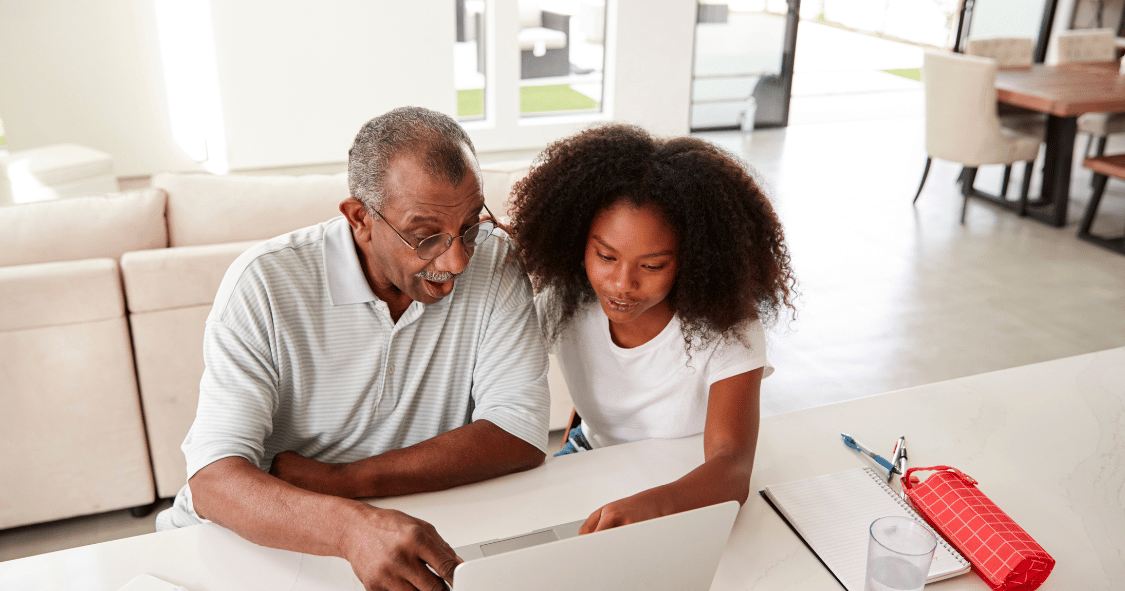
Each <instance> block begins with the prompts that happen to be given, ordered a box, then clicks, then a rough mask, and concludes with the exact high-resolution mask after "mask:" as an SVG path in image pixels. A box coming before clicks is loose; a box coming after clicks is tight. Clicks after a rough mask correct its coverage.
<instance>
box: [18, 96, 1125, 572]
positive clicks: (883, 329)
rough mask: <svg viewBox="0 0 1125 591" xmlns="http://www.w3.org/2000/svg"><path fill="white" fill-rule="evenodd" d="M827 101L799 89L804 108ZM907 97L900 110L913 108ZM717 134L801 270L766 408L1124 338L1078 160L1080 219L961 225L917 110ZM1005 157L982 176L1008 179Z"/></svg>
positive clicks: (21, 540) (804, 111)
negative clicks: (1053, 223) (765, 203)
mask: <svg viewBox="0 0 1125 591" xmlns="http://www.w3.org/2000/svg"><path fill="white" fill-rule="evenodd" d="M886 98H887V97H882V99H884V100H885V99H886ZM877 99H879V97H872V100H877ZM816 108H818V107H817V106H816V105H815V104H812V103H804V104H802V103H800V102H799V101H795V102H794V105H793V109H794V111H793V118H794V119H795V120H797V119H799V118H802V117H804V118H806V119H813V118H815V115H816V113H815V112H814V111H815V109H816ZM900 108H901V110H900V111H892V112H888V114H893V113H910V108H912V107H911V106H910V105H909V104H906V105H900ZM704 137H707V138H708V139H710V140H712V141H715V142H717V143H719V144H722V145H724V146H726V147H728V148H730V149H732V150H735V151H737V152H739V153H742V154H744V155H745V157H746V158H747V159H748V160H749V161H750V163H751V164H752V165H753V166H754V167H755V168H756V169H757V171H758V172H759V174H760V176H761V179H762V180H763V182H764V183H765V184H766V186H767V187H768V188H769V191H770V193H771V194H772V195H773V197H774V200H775V202H776V205H777V208H778V210H779V212H780V215H781V217H782V219H783V221H784V222H785V225H786V230H787V235H788V240H789V245H790V248H791V252H792V257H793V265H794V267H795V269H796V270H797V273H798V279H799V280H800V289H801V293H802V297H801V299H800V302H799V303H800V309H799V314H798V316H797V319H796V320H795V321H792V322H787V323H785V324H784V325H782V326H781V327H779V331H778V332H776V333H775V334H774V335H773V337H772V341H771V360H772V362H773V364H774V365H775V366H776V367H777V372H776V373H775V374H774V375H773V376H772V377H770V378H769V379H768V380H766V382H765V383H764V385H763V392H764V394H763V401H762V409H763V413H765V414H775V413H782V412H788V411H792V410H797V409H801V408H808V407H812V406H817V405H822V404H828V403H832V402H837V401H841V400H848V399H853V398H857V397H862V396H869V395H873V394H878V393H881V392H887V391H890V390H894V389H898V388H905V387H909V386H913V385H918V384H924V383H929V382H934V381H939V380H946V379H950V378H955V377H960V376H965V375H971V374H976V373H981V372H987V371H993V370H997V369H1003V368H1007V367H1013V366H1018V365H1024V364H1029V363H1035V362H1039V361H1045V360H1049V359H1055V358H1058V357H1065V356H1069V355H1077V354H1080V353H1086V352H1090V351H1096V350H1100V349H1106V348H1110V347H1120V346H1125V256H1122V255H1118V254H1115V253H1111V252H1109V251H1105V250H1101V249H1099V248H1097V247H1095V246H1093V245H1090V244H1087V243H1085V242H1080V241H1078V240H1077V239H1076V238H1075V236H1074V233H1075V223H1076V220H1077V219H1078V217H1079V216H1080V215H1081V212H1082V209H1083V206H1084V202H1085V199H1086V197H1087V196H1088V195H1089V175H1088V173H1086V172H1085V171H1084V170H1082V169H1081V168H1080V167H1077V168H1076V171H1077V172H1076V175H1075V178H1074V182H1073V187H1072V194H1073V196H1074V199H1073V201H1072V203H1071V208H1070V219H1071V223H1070V224H1069V225H1068V226H1067V227H1066V228H1061V229H1060V228H1052V227H1048V226H1044V225H1042V224H1039V223H1037V222H1034V221H1031V220H1028V219H1020V218H1017V217H1015V216H1014V215H1012V214H1011V213H1009V212H1006V211H1000V210H998V209H997V208H995V207H992V206H990V205H986V204H981V203H977V202H973V203H970V204H969V215H968V220H967V222H966V223H965V225H963V226H962V225H961V224H959V223H958V217H959V215H960V211H961V199H960V197H959V194H958V193H957V189H956V187H955V185H954V183H953V181H954V178H955V177H956V175H957V172H958V168H957V167H956V166H955V165H952V164H949V163H944V162H940V161H938V162H935V164H934V167H933V169H932V170H931V172H930V179H929V182H928V183H927V186H926V190H925V192H924V193H923V194H922V197H921V199H920V200H919V202H918V205H917V207H913V206H911V203H910V201H911V198H912V197H913V196H914V192H915V190H916V188H917V183H918V180H919V178H920V175H921V171H922V165H923V163H924V161H925V152H924V148H923V132H922V119H921V118H920V116H919V114H918V113H912V114H909V115H906V116H897V117H895V116H893V115H892V118H883V119H878V120H863V121H847V122H840V123H819V124H815V125H814V124H808V125H791V126H790V127H789V128H787V129H775V130H758V131H756V132H754V133H753V135H752V136H750V137H749V138H744V137H743V136H741V135H740V134H738V133H737V132H724V133H714V134H705V136H704ZM1084 143H1085V142H1084V140H1082V139H1080V140H1079V148H1081V146H1083V145H1084ZM1115 150H1116V151H1125V145H1123V144H1119V145H1113V144H1111V145H1110V151H1111V152H1113V151H1115ZM512 156H513V155H511V154H506V155H482V160H504V159H510V158H511V157H512ZM994 168H997V169H996V170H984V171H982V174H981V175H980V177H978V178H979V180H978V183H979V184H980V185H981V186H982V187H986V188H991V187H998V186H999V173H1000V170H999V168H998V167H994ZM340 169H341V168H340V167H327V168H325V167H319V168H316V169H301V170H299V171H298V172H332V171H335V170H340ZM271 172H275V173H276V172H277V171H271ZM1017 179H1018V175H1017ZM142 182H143V181H142ZM1013 185H1014V186H1015V187H1018V186H1019V185H1018V182H1016V181H1015V180H1014V181H1013ZM1036 189H1037V187H1036V185H1033V191H1035V190H1036ZM991 190H993V191H995V189H991ZM1103 207H1105V208H1108V210H1109V211H1108V212H1107V214H1108V215H1105V218H1106V219H1105V220H1104V221H1103V224H1104V229H1105V231H1117V232H1120V231H1121V229H1122V228H1125V182H1114V183H1111V184H1110V188H1109V191H1108V192H1107V197H1106V200H1105V201H1104V205H1103ZM148 531H152V517H148V518H144V519H134V518H132V517H130V516H129V514H128V512H127V511H119V512H114V513H109V514H105V515H99V516H91V517H82V518H78V519H72V520H67V521H64V522H57V523H52V524H44V525H36V526H29V527H24V528H17V529H13V530H7V531H3V532H0V560H7V559H12V558H17V557H21V556H27V555H32V554H37V553H41V552H47V551H51V550H56V549H62V548H67V547H72V546H78V545H84V544H89V543H95V542H99V541H104V540H108V539H114V538H117V537H125V536H131V535H136V534H138V533H144V532H148Z"/></svg>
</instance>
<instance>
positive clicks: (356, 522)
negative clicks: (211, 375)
mask: <svg viewBox="0 0 1125 591" xmlns="http://www.w3.org/2000/svg"><path fill="white" fill-rule="evenodd" d="M188 485H189V486H190V487H191V492H192V497H193V504H194V506H195V510H196V513H198V514H199V515H200V516H201V517H204V518H206V519H210V520H211V521H213V522H215V523H217V524H219V525H222V526H223V527H226V528H227V529H230V530H231V531H233V532H235V533H237V534H238V535H240V536H242V537H243V538H245V539H247V540H250V541H251V542H254V543H256V544H260V545H263V546H270V547H273V548H281V549H284V550H292V551H295V552H303V553H306V554H316V555H320V556H339V557H341V558H344V559H345V560H347V561H348V562H349V563H350V564H351V565H352V569H353V570H354V571H355V574H356V576H357V577H359V579H360V581H362V582H363V585H364V587H365V588H366V589H368V590H370V591H376V590H381V589H398V588H403V587H404V586H405V585H409V587H406V588H411V589H413V588H417V589H432V590H435V591H436V590H440V589H444V588H445V587H444V584H443V583H442V581H441V580H440V579H439V578H438V577H437V576H435V575H434V574H433V573H431V572H430V571H429V570H428V569H427V568H426V566H425V565H427V564H428V565H429V566H430V567H431V568H432V569H433V570H434V572H436V573H438V574H439V575H440V576H441V578H443V579H445V580H446V581H448V582H450V583H452V581H453V570H454V569H455V568H456V567H457V565H458V564H459V563H460V560H459V559H458V558H457V557H456V555H455V554H454V552H453V549H452V548H450V547H449V545H448V544H446V543H445V541H444V540H442V539H441V537H440V536H438V534H437V531H436V530H434V528H433V526H431V525H430V524H428V523H426V522H424V521H421V520H418V519H415V518H413V517H410V516H409V515H406V514H404V513H401V512H399V511H393V510H389V509H380V508H377V507H372V506H371V505H368V504H367V503H364V502H362V501H353V500H347V499H341V498H338V497H331V496H326V495H322V494H318V493H314V492H310V491H307V490H302V489H300V488H298V487H295V486H293V485H290V484H288V483H286V482H283V481H281V480H279V479H277V478H275V477H273V476H270V475H269V474H266V473H265V472H262V471H261V470H259V469H258V468H257V467H256V466H253V465H251V464H250V462H248V461H247V460H246V459H244V458H238V457H228V458H223V459H221V460H218V461H215V462H213V463H211V464H209V465H207V466H205V467H204V468H202V469H200V470H199V471H198V472H196V473H195V475H194V476H192V477H191V479H190V480H189V481H188Z"/></svg>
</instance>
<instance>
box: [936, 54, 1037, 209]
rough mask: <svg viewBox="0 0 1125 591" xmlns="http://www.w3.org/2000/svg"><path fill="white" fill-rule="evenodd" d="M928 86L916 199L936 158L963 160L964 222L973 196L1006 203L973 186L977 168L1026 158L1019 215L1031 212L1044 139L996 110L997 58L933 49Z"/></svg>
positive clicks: (1020, 160)
mask: <svg viewBox="0 0 1125 591" xmlns="http://www.w3.org/2000/svg"><path fill="white" fill-rule="evenodd" d="M922 84H923V88H924V94H925V100H926V154H927V156H926V168H925V170H924V171H923V172H922V183H921V184H920V185H918V193H917V194H915V195H914V203H917V202H918V197H919V196H921V194H922V187H924V186H925V185H926V176H927V175H929V172H930V164H931V163H932V162H933V159H934V158H941V159H942V160H948V161H950V162H956V163H958V164H961V165H962V166H964V167H965V169H964V171H963V172H962V175H961V194H962V196H963V197H964V204H963V205H962V207H961V223H962V224H963V223H965V213H966V211H967V210H968V208H969V198H970V197H977V198H982V199H985V200H989V201H994V202H999V203H1006V202H1005V201H1004V199H1003V197H1002V196H1001V197H997V196H995V195H989V194H987V193H983V192H981V191H978V190H976V189H974V188H973V182H974V181H975V180H976V175H977V169H978V168H979V167H981V166H984V165H987V164H1005V165H1011V164H1013V163H1016V162H1025V163H1026V164H1025V166H1024V171H1023V187H1022V189H1021V191H1020V200H1019V214H1020V215H1021V216H1022V215H1024V214H1026V212H1027V193H1028V190H1029V189H1030V187H1031V172H1032V166H1033V165H1034V164H1035V157H1036V156H1037V155H1038V154H1039V144H1040V143H1041V138H1038V137H1035V136H1030V135H1024V134H1021V133H1017V132H1014V131H1012V130H1005V129H1003V128H1001V126H1000V117H999V116H998V115H997V114H996V60H993V59H989V58H984V57H977V56H972V55H964V54H957V53H951V52H947V51H934V50H930V51H927V52H926V54H925V57H924V58H923V62H922Z"/></svg>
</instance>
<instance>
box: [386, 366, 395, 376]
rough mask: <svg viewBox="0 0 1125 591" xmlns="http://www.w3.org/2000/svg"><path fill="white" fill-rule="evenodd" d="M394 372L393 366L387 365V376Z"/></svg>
mask: <svg viewBox="0 0 1125 591" xmlns="http://www.w3.org/2000/svg"><path fill="white" fill-rule="evenodd" d="M394 372H395V366H393V365H388V366H387V374H388V375H390V374H392V373H394Z"/></svg>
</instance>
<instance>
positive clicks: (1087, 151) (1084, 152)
mask: <svg viewBox="0 0 1125 591" xmlns="http://www.w3.org/2000/svg"><path fill="white" fill-rule="evenodd" d="M1092 145H1094V134H1092V133H1091V134H1090V135H1088V136H1086V149H1085V150H1082V156H1084V157H1086V158H1089V157H1090V146H1092Z"/></svg>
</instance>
